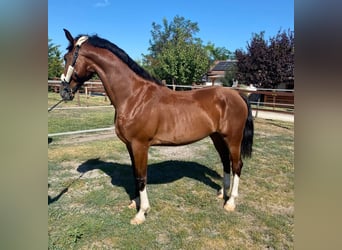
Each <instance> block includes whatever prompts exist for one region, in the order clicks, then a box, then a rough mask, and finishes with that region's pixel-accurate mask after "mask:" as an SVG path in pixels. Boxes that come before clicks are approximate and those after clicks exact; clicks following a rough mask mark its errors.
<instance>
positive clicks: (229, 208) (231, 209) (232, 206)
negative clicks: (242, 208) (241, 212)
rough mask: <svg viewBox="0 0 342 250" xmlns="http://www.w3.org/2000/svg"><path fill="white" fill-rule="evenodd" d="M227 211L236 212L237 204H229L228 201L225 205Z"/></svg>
mask: <svg viewBox="0 0 342 250" xmlns="http://www.w3.org/2000/svg"><path fill="white" fill-rule="evenodd" d="M223 208H224V209H225V210H226V211H228V212H234V210H235V204H229V203H227V204H226V205H224V207H223Z"/></svg>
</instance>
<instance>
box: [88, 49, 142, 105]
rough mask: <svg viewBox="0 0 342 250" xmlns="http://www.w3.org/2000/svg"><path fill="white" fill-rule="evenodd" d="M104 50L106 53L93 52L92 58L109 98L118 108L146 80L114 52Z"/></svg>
mask: <svg viewBox="0 0 342 250" xmlns="http://www.w3.org/2000/svg"><path fill="white" fill-rule="evenodd" d="M103 51H105V53H101V54H93V55H92V56H91V60H92V61H93V62H94V68H95V72H96V73H97V74H98V76H99V78H100V79H101V81H102V83H103V86H104V88H105V90H106V92H107V95H108V97H109V99H110V100H111V102H112V104H113V105H114V107H115V109H117V110H118V109H119V108H120V106H122V105H124V103H125V102H126V100H127V99H128V98H129V97H130V96H132V95H133V94H134V92H135V91H136V89H137V86H139V85H141V84H142V83H143V82H144V81H142V80H141V79H139V77H138V76H137V75H136V74H135V73H134V72H133V71H132V70H131V69H130V68H129V67H128V66H127V65H126V64H125V63H124V62H122V61H121V60H120V59H119V58H118V57H116V56H115V55H114V54H113V53H111V52H110V51H106V50H103Z"/></svg>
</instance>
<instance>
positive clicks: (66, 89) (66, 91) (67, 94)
mask: <svg viewBox="0 0 342 250" xmlns="http://www.w3.org/2000/svg"><path fill="white" fill-rule="evenodd" d="M87 39H88V37H87V36H82V37H80V38H79V39H78V40H77V42H76V49H75V53H74V56H73V59H72V63H71V65H69V67H68V71H67V74H66V75H64V73H63V74H62V75H61V81H62V82H61V85H62V86H63V90H62V89H61V95H62V93H63V95H62V96H63V99H69V100H72V99H73V94H75V93H76V91H77V90H78V88H79V87H80V86H79V85H76V86H75V87H74V88H73V89H70V81H71V76H72V73H74V66H75V64H76V61H77V58H78V52H79V50H80V48H81V45H82V44H83V43H84V42H85V41H87Z"/></svg>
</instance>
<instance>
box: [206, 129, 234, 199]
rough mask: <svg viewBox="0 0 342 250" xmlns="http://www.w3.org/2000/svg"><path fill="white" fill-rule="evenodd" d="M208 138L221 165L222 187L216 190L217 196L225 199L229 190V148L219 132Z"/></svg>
mask: <svg viewBox="0 0 342 250" xmlns="http://www.w3.org/2000/svg"><path fill="white" fill-rule="evenodd" d="M210 138H211V139H212V141H213V143H214V146H215V148H216V151H217V152H218V153H219V156H220V158H221V162H222V165H223V187H222V188H221V189H220V190H219V191H218V195H217V197H218V198H220V199H224V200H227V199H228V196H229V191H230V190H231V182H230V158H229V148H228V146H227V143H226V142H225V140H224V138H223V136H222V135H220V134H219V133H214V134H212V135H210Z"/></svg>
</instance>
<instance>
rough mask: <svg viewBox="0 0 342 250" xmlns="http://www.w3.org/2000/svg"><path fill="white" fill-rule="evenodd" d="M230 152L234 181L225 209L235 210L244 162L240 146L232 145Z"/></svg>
mask: <svg viewBox="0 0 342 250" xmlns="http://www.w3.org/2000/svg"><path fill="white" fill-rule="evenodd" d="M230 152H231V160H232V170H233V171H232V172H233V181H232V185H231V194H230V197H229V199H228V200H227V202H226V204H225V205H224V209H225V210H227V211H234V210H235V207H236V204H235V199H236V198H237V197H238V196H239V192H238V190H239V182H240V175H241V169H242V166H243V162H242V160H241V155H240V146H234V147H231V148H230Z"/></svg>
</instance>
